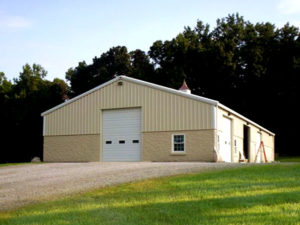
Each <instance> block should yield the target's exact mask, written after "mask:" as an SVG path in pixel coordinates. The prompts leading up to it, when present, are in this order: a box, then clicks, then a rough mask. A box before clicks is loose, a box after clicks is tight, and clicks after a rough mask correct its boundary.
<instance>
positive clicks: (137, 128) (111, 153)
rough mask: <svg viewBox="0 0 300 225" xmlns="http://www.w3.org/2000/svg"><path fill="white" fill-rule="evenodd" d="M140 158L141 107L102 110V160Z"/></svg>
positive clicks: (131, 159)
mask: <svg viewBox="0 0 300 225" xmlns="http://www.w3.org/2000/svg"><path fill="white" fill-rule="evenodd" d="M140 160H141V109H117V110H104V111H103V161H111V162H116V161H119V162H120V161H121V162H122V161H124V162H125V161H140Z"/></svg>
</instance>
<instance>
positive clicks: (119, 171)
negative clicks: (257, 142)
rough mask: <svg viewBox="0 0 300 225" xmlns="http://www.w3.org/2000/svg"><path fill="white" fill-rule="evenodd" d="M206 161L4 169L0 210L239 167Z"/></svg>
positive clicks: (0, 179)
mask: <svg viewBox="0 0 300 225" xmlns="http://www.w3.org/2000/svg"><path fill="white" fill-rule="evenodd" d="M242 165H245V164H233V163H232V164H231V163H203V162H130V163H123V162H122V163H117V162H113V163H99V162H93V163H42V164H29V165H18V166H7V167H0V211H5V210H10V209H14V208H16V207H20V206H23V205H26V204H30V203H33V202H38V201H42V200H47V199H53V198H55V197H60V196H65V195H69V194H74V193H79V192H82V191H86V190H92V189H95V188H99V187H104V186H108V185H115V184H120V183H125V182H131V181H136V180H142V179H146V178H153V177H160V176H168V175H175V174H184V173H192V172H200V171H204V170H211V169H219V168H231V167H238V166H242Z"/></svg>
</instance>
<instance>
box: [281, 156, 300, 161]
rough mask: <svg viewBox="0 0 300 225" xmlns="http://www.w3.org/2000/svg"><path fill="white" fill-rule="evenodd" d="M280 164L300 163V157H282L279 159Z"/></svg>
mask: <svg viewBox="0 0 300 225" xmlns="http://www.w3.org/2000/svg"><path fill="white" fill-rule="evenodd" d="M277 161H279V162H300V156H281V157H279V158H278V159H277Z"/></svg>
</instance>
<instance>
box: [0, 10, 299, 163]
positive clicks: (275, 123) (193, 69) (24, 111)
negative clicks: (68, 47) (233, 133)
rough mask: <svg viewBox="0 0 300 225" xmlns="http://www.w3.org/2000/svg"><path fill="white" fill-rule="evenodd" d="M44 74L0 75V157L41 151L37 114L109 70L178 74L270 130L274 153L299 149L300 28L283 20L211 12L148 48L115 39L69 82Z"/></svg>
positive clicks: (152, 76) (167, 81) (166, 80)
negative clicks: (213, 18)
mask: <svg viewBox="0 0 300 225" xmlns="http://www.w3.org/2000/svg"><path fill="white" fill-rule="evenodd" d="M45 74H46V71H44V69H43V68H42V67H41V66H39V65H35V64H34V65H33V67H32V68H31V67H30V66H29V65H25V66H24V68H23V71H22V72H21V73H20V77H19V78H18V79H15V80H14V81H13V82H10V81H7V80H6V79H5V76H4V74H3V73H2V75H1V76H0V104H1V108H3V109H4V110H3V109H2V110H1V120H3V121H1V126H2V127H3V129H1V130H2V131H3V134H1V137H2V138H3V139H4V140H6V142H7V144H8V146H7V147H6V148H5V149H4V148H1V149H3V150H2V153H5V154H7V153H8V152H10V153H11V155H12V157H11V158H7V159H6V160H4V161H11V160H14V161H15V160H16V158H15V157H16V156H17V155H18V157H19V155H20V160H25V159H26V160H28V159H30V157H33V156H35V155H38V156H40V157H42V136H41V135H42V121H41V117H40V113H41V112H42V111H44V110H46V109H48V108H50V107H52V106H55V105H56V104H58V103H61V102H62V101H64V100H65V99H67V98H68V97H74V96H76V95H79V94H81V93H83V92H85V91H87V90H89V89H91V88H93V87H95V86H98V85H100V84H102V83H103V82H106V81H108V80H110V79H112V78H113V77H114V76H115V75H116V74H117V75H121V74H125V75H127V76H131V77H134V78H138V79H142V80H146V81H150V82H153V83H156V84H161V85H164V86H167V87H171V88H175V89H178V88H179V87H180V85H181V84H182V81H183V80H184V79H185V80H186V82H187V84H188V86H189V87H190V88H191V90H192V93H193V94H196V95H201V96H204V97H208V98H212V99H215V100H219V101H220V102H221V103H223V104H225V105H227V106H229V107H230V108H232V109H234V110H236V111H238V112H239V113H241V114H243V115H245V116H246V117H248V118H249V119H252V120H254V121H256V122H257V123H259V124H261V125H262V126H264V127H266V128H268V129H270V130H271V131H273V132H275V133H276V138H275V140H276V152H278V153H280V154H283V155H297V154H298V155H299V152H298V151H297V149H296V148H295V144H294V141H295V140H297V139H296V134H297V132H296V126H295V124H297V123H298V122H299V119H298V118H297V115H296V114H297V113H296V112H297V110H295V106H296V103H297V100H298V96H299V81H298V76H299V74H300V34H299V29H298V28H297V27H294V26H291V25H289V24H288V23H287V24H286V25H284V26H283V27H281V28H276V26H275V25H274V24H271V23H269V22H266V23H256V24H253V23H251V22H250V21H246V20H244V18H243V17H242V16H239V15H238V14H232V15H228V16H227V17H225V18H222V19H218V20H217V22H216V26H215V27H214V28H213V29H210V27H209V25H207V24H204V23H203V22H201V21H198V22H197V24H196V26H195V27H194V28H191V27H185V28H184V30H183V32H181V33H179V34H178V35H177V36H176V37H174V38H173V39H171V40H167V41H161V40H158V41H155V42H154V43H153V44H152V46H151V47H150V49H149V51H148V52H144V51H142V50H139V49H136V50H134V51H131V52H128V50H127V48H126V47H125V46H116V47H112V48H110V49H109V50H108V51H107V52H105V53H103V54H101V55H100V56H99V57H95V58H93V61H92V63H91V64H87V63H86V62H85V61H82V62H79V63H78V65H77V66H76V67H74V68H70V69H69V70H68V71H67V72H66V80H67V82H68V83H69V86H68V85H67V84H66V83H65V82H64V81H63V80H59V79H55V80H54V81H53V82H50V81H47V80H45V78H44V77H45ZM2 114H4V115H2ZM2 124H4V125H2ZM16 141H17V142H18V143H15V142H16ZM19 145H20V146H21V148H20V146H19ZM5 154H4V155H5ZM8 155H10V154H8ZM4 158H5V157H4ZM1 160H2V157H1ZM2 161H3V160H2Z"/></svg>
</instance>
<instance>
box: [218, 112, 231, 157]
mask: <svg viewBox="0 0 300 225" xmlns="http://www.w3.org/2000/svg"><path fill="white" fill-rule="evenodd" d="M220 155H221V157H222V160H223V161H224V162H231V120H230V119H228V118H226V117H223V119H222V136H221V145H220Z"/></svg>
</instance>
